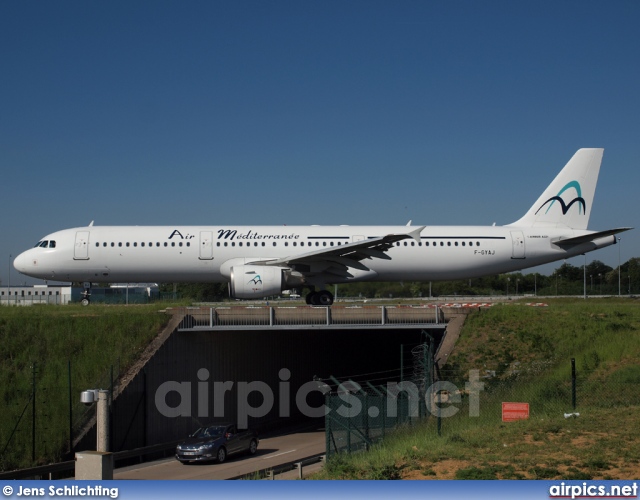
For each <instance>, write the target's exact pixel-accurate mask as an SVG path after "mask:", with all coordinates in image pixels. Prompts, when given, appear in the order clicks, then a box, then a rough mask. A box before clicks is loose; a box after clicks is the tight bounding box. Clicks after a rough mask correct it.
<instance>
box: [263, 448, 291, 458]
mask: <svg viewBox="0 0 640 500" xmlns="http://www.w3.org/2000/svg"><path fill="white" fill-rule="evenodd" d="M294 451H296V450H289V451H283V452H282V453H276V454H275V455H269V456H266V457H262V460H266V459H267V458H275V457H279V456H280V455H286V454H287V453H293V452H294Z"/></svg>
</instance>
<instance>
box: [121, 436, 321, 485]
mask: <svg viewBox="0 0 640 500" xmlns="http://www.w3.org/2000/svg"><path fill="white" fill-rule="evenodd" d="M324 451H325V435H324V430H311V431H307V432H304V431H303V432H298V433H295V434H287V435H283V436H276V437H270V438H265V439H260V445H259V446H258V452H257V453H256V454H255V455H254V456H252V457H251V456H249V455H245V454H242V455H232V456H230V457H229V458H227V460H226V461H225V462H223V463H221V464H219V463H217V462H207V463H194V464H189V465H184V464H181V463H180V462H178V461H177V460H176V459H175V458H170V459H163V460H158V461H155V462H149V463H146V464H140V465H134V466H130V467H123V468H121V469H116V470H115V471H114V473H113V479H229V478H232V477H236V476H239V475H242V474H250V473H252V472H255V471H257V470H261V469H266V468H269V467H275V466H276V465H281V464H284V463H287V462H294V461H296V460H299V459H302V458H305V457H308V456H311V455H317V454H319V453H324Z"/></svg>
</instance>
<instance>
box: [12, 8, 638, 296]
mask: <svg viewBox="0 0 640 500" xmlns="http://www.w3.org/2000/svg"><path fill="white" fill-rule="evenodd" d="M639 25H640V3H638V2H636V1H625V0H621V1H616V2H604V1H602V2H591V1H563V2H557V1H553V2H551V1H548V2H547V1H536V2H513V1H491V2H474V1H452V2H435V1H433V2H429V1H403V2H391V1H386V2H381V1H371V0H367V1H357V0H354V1H349V2H345V1H332V0H323V1H299V0H298V1H291V2H290V1H278V2H275V1H274V2H269V1H238V2H236V1H234V2H230V1H229V2H213V1H206V2H205V1H202V2H198V1H190V2H177V1H138V2H128V1H109V2H86V1H84V0H83V1H59V2H35V1H12V0H5V1H3V2H1V3H0V68H2V76H1V78H0V89H1V93H0V95H1V99H2V104H1V106H0V172H1V175H2V177H1V179H2V183H1V184H0V199H1V200H2V207H3V209H2V211H1V215H0V232H1V234H2V237H1V239H0V280H2V284H3V285H5V284H6V282H7V281H6V280H7V276H8V273H9V263H10V259H9V255H13V256H15V255H16V254H18V253H19V252H20V251H22V250H25V249H26V248H28V247H31V246H32V245H33V244H34V243H35V242H36V241H38V239H40V238H41V237H42V236H44V235H45V234H47V233H50V232H53V231H55V230H58V229H63V228H68V227H76V226H84V225H87V224H88V223H89V222H90V221H91V220H95V223H96V225H121V224H122V225H147V224H149V225H165V224H166V225H184V224H246V225H252V224H256V225H257V224H276V225H277V224H288V225H294V224H301V225H307V224H324V225H333V224H351V225H355V224H373V225H375V224H400V225H402V224H405V223H406V222H407V221H408V220H410V219H411V220H413V222H414V224H428V225H441V224H446V225H449V224H451V225H456V224H463V225H467V224H471V225H475V224H478V225H484V224H491V223H493V222H496V223H497V224H507V223H510V222H513V221H515V220H516V219H518V218H519V217H520V216H521V215H522V214H523V213H524V212H525V211H526V210H527V209H528V208H529V207H530V206H531V204H533V202H534V201H535V200H536V199H537V197H538V196H539V195H540V193H541V192H542V190H543V189H544V188H545V187H546V186H547V185H548V184H549V182H550V181H551V180H552V179H553V177H554V176H555V175H556V173H557V172H558V171H559V170H560V168H562V166H564V164H565V163H566V162H567V161H568V160H569V158H570V157H571V156H572V155H573V153H574V152H575V151H576V150H577V149H578V148H581V147H604V148H605V155H604V161H603V166H602V169H601V172H600V180H599V183H598V189H597V191H596V199H595V203H594V212H593V214H592V216H591V222H590V228H591V229H608V228H612V227H618V226H634V227H638V226H640V223H639V218H640V216H639V211H638V202H637V197H638V188H639V187H640V168H638V167H639V166H640V145H639V139H640V94H639V92H640V91H639V90H638V89H640V30H639V29H638V26H639ZM638 232H639V231H638V230H636V231H632V232H628V233H624V234H623V235H621V236H622V245H621V247H620V253H621V258H622V261H623V262H624V261H626V260H627V259H629V258H630V257H634V256H635V257H640V236H639V235H638V234H636V233H638ZM592 259H599V260H602V261H604V262H605V263H607V264H609V265H610V266H612V267H615V266H617V263H618V247H610V248H607V249H604V250H601V251H599V252H595V253H591V254H589V256H588V260H589V261H590V260H592ZM582 261H583V259H582V258H581V257H578V258H576V259H573V260H572V261H570V262H571V263H573V264H574V265H581V264H582ZM3 263H4V264H3ZM554 267H556V266H547V267H546V268H544V269H542V271H543V272H547V271H549V272H550V271H551V270H552V269H553V268H554ZM11 272H12V274H11V282H12V284H17V283H19V282H22V281H27V282H29V281H28V280H26V279H25V277H22V276H20V275H18V273H17V272H16V271H15V270H12V271H11Z"/></svg>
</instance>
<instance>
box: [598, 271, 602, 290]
mask: <svg viewBox="0 0 640 500" xmlns="http://www.w3.org/2000/svg"><path fill="white" fill-rule="evenodd" d="M598 277H599V278H600V295H602V273H598Z"/></svg>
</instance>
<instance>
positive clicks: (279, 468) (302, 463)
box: [229, 453, 326, 480]
mask: <svg viewBox="0 0 640 500" xmlns="http://www.w3.org/2000/svg"><path fill="white" fill-rule="evenodd" d="M325 457H326V455H325V454H324V453H319V454H317V455H312V456H310V457H306V458H302V459H298V460H294V461H292V462H287V463H286V464H280V465H275V466H273V467H267V468H264V469H260V470H257V471H254V472H250V473H248V474H241V475H239V476H235V477H230V478H229V479H230V480H234V479H275V478H276V476H277V475H278V474H283V473H285V472H290V471H292V470H297V471H298V479H303V477H304V467H307V466H308V465H313V464H317V463H318V462H322V461H324V460H325Z"/></svg>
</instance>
